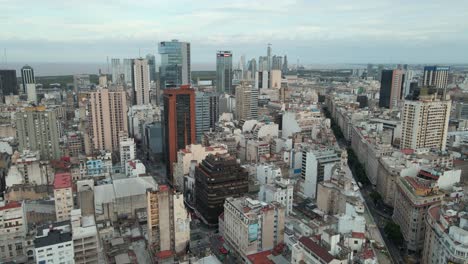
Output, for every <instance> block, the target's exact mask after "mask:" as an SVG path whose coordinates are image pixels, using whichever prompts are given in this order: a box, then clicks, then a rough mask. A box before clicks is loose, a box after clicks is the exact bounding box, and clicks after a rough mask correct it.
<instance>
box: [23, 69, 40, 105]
mask: <svg viewBox="0 0 468 264" xmlns="http://www.w3.org/2000/svg"><path fill="white" fill-rule="evenodd" d="M21 79H22V81H23V93H24V94H26V95H27V96H28V101H30V102H34V103H37V93H36V78H35V77H34V70H33V68H32V67H31V66H28V65H25V66H24V67H23V68H21Z"/></svg>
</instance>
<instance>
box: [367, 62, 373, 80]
mask: <svg viewBox="0 0 468 264" xmlns="http://www.w3.org/2000/svg"><path fill="white" fill-rule="evenodd" d="M373 76H374V65H373V64H370V63H369V64H367V78H369V77H373Z"/></svg>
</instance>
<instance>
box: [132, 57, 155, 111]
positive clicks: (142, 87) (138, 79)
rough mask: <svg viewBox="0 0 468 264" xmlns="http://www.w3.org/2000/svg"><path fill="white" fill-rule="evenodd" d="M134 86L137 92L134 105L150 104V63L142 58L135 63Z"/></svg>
mask: <svg viewBox="0 0 468 264" xmlns="http://www.w3.org/2000/svg"><path fill="white" fill-rule="evenodd" d="M132 84H133V85H132V86H133V89H134V91H135V93H134V99H133V104H135V105H144V104H149V103H150V88H151V87H150V77H149V66H148V61H147V60H145V59H142V58H139V59H135V60H134V61H133V79H132Z"/></svg>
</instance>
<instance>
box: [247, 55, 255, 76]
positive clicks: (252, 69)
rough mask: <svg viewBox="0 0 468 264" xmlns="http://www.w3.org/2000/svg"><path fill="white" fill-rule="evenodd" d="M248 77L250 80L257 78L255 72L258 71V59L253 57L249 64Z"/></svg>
mask: <svg viewBox="0 0 468 264" xmlns="http://www.w3.org/2000/svg"><path fill="white" fill-rule="evenodd" d="M247 71H248V73H247V79H248V80H254V79H255V74H256V73H257V61H256V60H255V58H254V59H251V60H250V61H249V65H248V68H247Z"/></svg>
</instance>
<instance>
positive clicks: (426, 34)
mask: <svg viewBox="0 0 468 264" xmlns="http://www.w3.org/2000/svg"><path fill="white" fill-rule="evenodd" d="M0 7H1V9H2V11H1V12H0V25H1V30H0V48H1V49H2V52H1V54H0V62H3V63H4V62H5V60H4V56H3V53H4V52H3V51H4V49H6V51H7V57H8V59H7V61H8V62H12V63H15V62H18V63H20V62H21V63H37V62H52V63H65V62H66V63H101V64H105V63H106V58H107V57H109V58H112V57H121V58H124V57H137V56H139V54H141V55H146V54H147V53H153V54H157V43H158V42H160V41H167V40H171V39H178V40H180V41H188V42H190V43H191V47H192V61H193V63H194V64H207V65H214V64H215V52H216V51H217V50H232V51H233V53H234V56H235V59H238V58H239V56H240V55H241V54H245V55H246V58H252V57H256V58H258V56H261V55H266V46H267V44H268V43H271V44H272V49H273V54H278V55H284V54H287V55H288V59H289V62H290V63H296V62H297V61H298V60H299V62H300V63H301V64H338V63H468V1H466V0H447V1H441V0H437V1H433V0H425V1H421V0H411V1H408V0H405V1H403V0H392V1H390V0H353V1H349V0H342V1H341V0H229V1H225V0H171V1H160V0H113V1H110V0H97V1H96V0H67V1H63V0H41V1H37V0H24V1H17V0H0ZM156 59H157V60H158V59H159V57H158V56H156ZM0 64H1V63H0ZM213 69H214V66H213Z"/></svg>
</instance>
